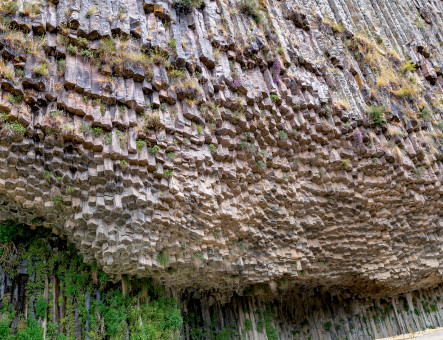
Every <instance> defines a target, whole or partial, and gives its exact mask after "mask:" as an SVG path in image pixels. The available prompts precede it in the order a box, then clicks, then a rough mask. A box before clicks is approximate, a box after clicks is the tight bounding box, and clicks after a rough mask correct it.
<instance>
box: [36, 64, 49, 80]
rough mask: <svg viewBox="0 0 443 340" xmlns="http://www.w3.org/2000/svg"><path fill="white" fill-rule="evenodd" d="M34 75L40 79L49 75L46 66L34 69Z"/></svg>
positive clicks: (38, 66) (42, 65)
mask: <svg viewBox="0 0 443 340" xmlns="http://www.w3.org/2000/svg"><path fill="white" fill-rule="evenodd" d="M33 71H34V74H35V75H37V76H40V77H47V76H48V75H49V71H48V67H47V66H46V64H39V65H37V66H36V67H34V70H33Z"/></svg>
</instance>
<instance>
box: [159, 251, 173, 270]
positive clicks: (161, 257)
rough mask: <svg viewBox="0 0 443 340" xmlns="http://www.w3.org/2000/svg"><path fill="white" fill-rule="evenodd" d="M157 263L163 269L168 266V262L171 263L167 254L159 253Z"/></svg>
mask: <svg viewBox="0 0 443 340" xmlns="http://www.w3.org/2000/svg"><path fill="white" fill-rule="evenodd" d="M157 261H158V263H160V264H161V265H162V266H163V267H167V266H168V264H169V261H171V257H170V256H169V254H168V253H167V252H164V251H162V252H160V254H158V255H157Z"/></svg>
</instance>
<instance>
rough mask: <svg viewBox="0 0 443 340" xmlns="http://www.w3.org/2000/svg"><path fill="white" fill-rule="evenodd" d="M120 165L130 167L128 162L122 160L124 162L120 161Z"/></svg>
mask: <svg viewBox="0 0 443 340" xmlns="http://www.w3.org/2000/svg"><path fill="white" fill-rule="evenodd" d="M120 164H121V165H122V166H123V167H126V166H128V162H126V161H125V160H124V159H122V160H121V161H120Z"/></svg>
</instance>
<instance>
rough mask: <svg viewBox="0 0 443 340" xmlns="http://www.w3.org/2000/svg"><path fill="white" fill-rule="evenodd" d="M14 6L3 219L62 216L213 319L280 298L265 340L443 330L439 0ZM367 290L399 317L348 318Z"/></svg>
mask: <svg viewBox="0 0 443 340" xmlns="http://www.w3.org/2000/svg"><path fill="white" fill-rule="evenodd" d="M0 13H1V17H2V23H1V25H0V31H1V34H0V53H1V59H0V75H1V89H0V110H1V112H2V116H1V131H0V155H1V157H0V199H1V202H2V204H1V205H0V214H1V215H0V217H1V220H3V221H6V220H14V221H16V222H17V223H23V224H26V225H31V226H34V227H36V228H42V227H47V228H51V229H52V232H53V233H54V234H56V235H59V236H60V237H61V238H66V239H67V240H68V241H69V242H70V243H72V244H73V245H75V247H76V248H77V249H78V251H79V252H80V254H81V255H82V256H83V259H84V261H85V262H86V263H87V264H93V263H96V265H97V266H98V268H101V269H102V270H103V271H104V272H105V273H106V274H107V275H109V277H110V278H111V279H112V280H113V281H114V282H118V281H120V280H121V279H122V277H137V278H139V279H141V278H148V277H149V278H153V279H155V280H156V282H158V283H159V284H161V285H163V286H166V287H167V288H168V290H169V291H171V292H174V293H173V294H175V295H176V296H178V297H181V298H180V299H182V300H183V301H185V300H186V301H187V302H186V303H185V305H187V306H188V307H189V308H190V309H189V310H195V311H194V312H195V313H202V316H203V320H204V321H205V322H209V323H211V317H210V316H208V315H210V312H209V309H208V308H209V307H210V306H212V307H211V308H215V307H214V306H218V307H216V309H218V311H219V312H220V313H221V312H222V310H231V312H232V313H233V314H232V315H235V316H233V317H232V318H231V319H230V321H229V323H230V324H235V321H234V320H237V321H238V323H239V324H242V325H243V324H244V320H243V319H248V320H250V319H251V317H244V316H241V315H244V313H243V312H241V311H242V310H249V307H245V308H242V306H247V304H252V303H256V305H255V306H258V305H259V302H257V301H261V300H260V299H261V298H263V299H264V300H263V301H267V302H269V301H274V304H275V305H277V306H281V308H279V310H278V312H277V311H274V310H273V309H272V308H271V309H269V313H268V314H266V313H264V314H263V313H262V314H260V315H261V316H260V317H258V318H259V319H260V318H261V319H260V320H261V321H262V323H263V324H269V322H271V321H269V320H271V316H273V317H274V316H275V315H277V314H278V318H279V320H280V321H281V323H280V324H279V325H280V326H278V327H276V328H274V327H273V328H272V329H273V330H274V331H275V332H276V333H275V336H276V337H273V336H274V335H273V333H272V332H264V333H261V332H258V331H257V327H256V323H253V329H252V328H251V329H247V328H249V327H247V326H245V327H246V328H245V329H246V331H245V332H244V333H243V336H247V338H248V339H249V338H251V339H260V338H266V337H267V338H269V339H277V338H282V339H283V338H291V337H295V338H297V337H298V336H300V338H303V337H306V339H307V338H308V337H310V338H312V339H322V338H325V339H328V338H333V339H337V338H343V339H344V338H345V337H347V338H349V339H351V338H352V339H363V338H368V339H369V338H371V337H372V336H388V335H395V334H400V333H404V332H408V331H409V330H410V329H415V330H416V329H422V328H426V327H430V326H437V325H443V322H442V317H441V316H440V313H441V312H440V310H441V306H440V299H438V300H437V297H438V298H439V297H440V293H439V292H440V288H439V284H440V283H441V282H442V275H443V272H442V270H443V267H442V265H441V264H440V261H443V251H442V248H441V243H442V241H443V238H442V236H441V234H442V230H443V199H442V194H443V187H442V185H441V181H442V177H443V171H442V170H443V165H442V160H443V75H442V72H443V46H442V42H443V3H442V2H440V1H432V0H427V1H425V0H421V1H418V0H416V1H407V2H394V1H388V0H382V1H375V0H347V1H338V0H329V1H325V0H316V1H315V0H290V1H277V0H259V1H255V0H245V1H242V0H241V1H234V0H217V1H210V0H204V1H200V0H176V1H159V0H157V1H156V0H143V1H142V0H112V1H110V0H95V1H92V0H48V1H43V0H37V1H32V0H28V1H22V0H19V1H15V0H3V1H2V2H1V4H0ZM5 280H6V277H5ZM412 291H415V292H414V293H411V292H412ZM301 292H304V293H301ZM180 294H185V295H183V296H182V295H180ZM303 294H305V295H306V300H303V298H302V295H303ZM414 294H415V295H414ZM184 296H187V297H184ZM294 296H298V299H299V300H297V301H299V302H294V303H290V302H289V301H291V299H296V298H295V297H294ZM412 296H420V297H422V296H426V298H428V297H429V299H430V302H429V305H431V304H432V306H435V310H434V308H433V309H432V310H430V309H429V308H428V307H426V306H425V307H423V308H424V309H427V310H428V311H429V313H433V314H432V315H433V316H432V319H429V320H428V319H426V318H425V319H420V316H419V314H417V313H416V314H414V308H415V309H417V308H419V307H418V305H416V303H415V302H412ZM321 297H325V298H324V299H325V300H327V301H328V303H330V304H329V305H330V306H332V307H330V308H329V307H328V308H325V307H324V306H321V302H320V301H321ZM354 298H356V300H355V301H357V302H349V304H352V303H354V304H355V306H359V307H358V308H360V310H361V311H363V310H366V308H369V307H370V306H376V308H384V307H383V306H384V305H383V304H386V305H389V306H390V307H389V308H390V310H389V312H391V311H392V310H395V313H396V314H395V315H396V316H395V320H397V321H395V322H396V323H395V325H394V324H393V323H391V322H390V321H389V320H391V321H392V320H393V318H392V316H387V320H388V321H386V322H385V320H384V319H383V323H382V325H383V326H377V325H375V324H374V325H373V327H372V326H370V327H369V326H368V325H367V324H366V326H362V327H361V328H362V329H363V328H366V329H369V328H370V329H371V331H361V330H360V328H358V330H357V329H356V330H355V331H354V330H352V329H351V328H350V326H349V325H351V324H352V323H353V321H352V320H351V319H348V318H347V317H346V315H348V317H349V318H352V317H355V315H356V313H355V310H354V309H353V308H349V309H347V307H346V304H340V301H354V300H352V299H354ZM363 298H365V299H367V300H365V301H371V302H370V303H369V302H366V304H365V302H362V301H363V300H361V299H363ZM380 298H383V299H384V300H383V301H384V302H382V303H381V302H380V300H379V299H380ZM180 299H179V300H180ZM189 299H191V300H189ZM257 299H258V300H257ZM274 299H275V300H274ZM316 299H317V300H316ZM318 299H320V300H318ZM374 299H375V300H374ZM406 300H407V301H408V303H409V305H410V306H411V308H408V310H407V311H405V312H404V313H405V314H404V315H403V316H402V314H401V313H400V312H399V311H398V309H397V307H396V306H403V305H404V302H403V301H406ZM183 301H182V302H183ZM196 301H200V303H201V305H200V306H199V307H196V306H197V305H198V303H196ZM254 301H256V302H254ZM275 301H280V302H275ZM283 301H286V303H287V304H289V303H290V305H291V307H289V305H287V306H286V307H284V306H285V303H283ZM358 301H359V302H358ZM183 303H184V302H183ZM226 303H227V305H226ZM260 303H261V302H260ZM263 303H265V302H263ZM299 303H300V304H301V305H303V304H305V305H304V306H305V307H302V308H301V309H302V310H303V312H301V311H300V310H295V309H294V308H295V307H294V306H298V304H299ZM301 305H300V306H301ZM308 305H309V306H311V307H306V306H308ZM226 306H230V307H229V308H228V307H226ZM381 306H382V307H381ZM254 308H256V307H254ZM254 308H252V307H251V309H254ZM257 308H259V307H257ZM356 308H357V307H356ZM389 308H388V309H389ZM402 308H403V307H402ZM237 309H238V311H240V312H238V311H237V312H235V311H236V310H237ZM185 310H187V309H186V308H185ZM338 310H339V311H338ZM351 310H352V311H351ZM383 310H384V311H386V309H383ZM402 310H403V309H402ZM417 310H418V309H417ZM408 311H409V312H408ZM194 312H192V313H191V312H189V311H188V313H189V314H193V313H194ZM285 313H286V314H285ZM386 313H388V312H386ZM386 313H385V314H386ZM408 313H409V314H408ZM251 314H253V313H251ZM357 314H358V313H357ZM425 314H426V315H427V313H425ZM239 315H240V316H239ZM285 315H286V317H287V320H285ZM352 315H354V316H352ZM359 315H360V314H359ZM362 315H363V314H361V315H360V316H359V318H360V319H359V320H360V323H361V324H362V325H364V322H363V321H361V320H362V319H361V318H362V317H363V316H362ZM383 315H384V314H383ZM429 315H430V314H429ZM291 317H292V318H293V319H297V320H299V319H300V320H301V321H297V322H301V323H303V324H302V327H301V328H300V327H299V328H300V329H297V328H296V326H295V325H294V324H292V323H291V322H288V320H289V319H291ZM368 317H369V314H368ZM423 317H425V316H423ZM239 318H240V319H239ZM328 318H329V319H331V320H332V322H333V323H332V329H331V324H326V326H325V323H327V322H330V321H327V320H328ZM341 318H346V323H347V324H346V325H347V326H346V327H344V326H343V327H344V328H346V330H343V329H342V330H341V331H340V327H338V326H339V325H340V322H339V321H338V320H339V319H341ZM365 319H366V316H365ZM260 320H258V319H257V322H259V321H260ZM374 320H375V317H374ZM411 320H412V321H411ZM185 321H186V319H185ZM188 321H189V322H188V323H187V325H188V326H185V327H184V328H183V330H182V336H183V337H188V338H198V336H199V335H196V334H194V333H192V334H193V335H191V330H190V329H195V327H194V328H193V327H192V326H191V325H193V322H194V321H195V320H194V321H192V320H191V321H190V320H188ZM200 321H201V320H200ZM200 321H199V322H197V323H198V324H201V322H200ZM268 321H269V322H268ZM305 321H306V322H305ZM371 321H372V320H371ZM272 322H274V321H272ZM223 323H225V324H226V321H223V318H221V319H220V321H217V322H216V326H217V327H218V328H217V329H219V330H221V329H223V327H224V326H223ZM348 323H349V324H348ZM341 324H342V325H344V323H341ZM309 325H310V326H309ZM194 326H195V325H194ZM299 326H300V325H299ZM202 327H205V326H202ZM207 327H209V326H207ZM303 327H305V328H304V329H303ZM306 327H307V328H309V332H308V330H307V328H306ZM316 327H317V328H318V331H317V330H316V329H317V328H316ZM208 329H209V328H208ZM266 329H268V328H266ZM325 329H326V330H325ZM102 331H103V329H102ZM267 333H269V334H267ZM79 334H80V333H79ZM128 334H129V333H128ZM239 334H240V333H239ZM245 334H246V335H245ZM128 336H129V335H128ZM201 336H202V337H203V336H204V335H201ZM229 336H233V335H232V334H231V333H230V335H229ZM239 336H240V335H239Z"/></svg>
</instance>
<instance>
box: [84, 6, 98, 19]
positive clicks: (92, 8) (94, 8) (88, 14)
mask: <svg viewBox="0 0 443 340" xmlns="http://www.w3.org/2000/svg"><path fill="white" fill-rule="evenodd" d="M96 12H97V7H95V6H94V7H91V8H90V9H88V10H87V11H86V14H85V15H86V17H87V18H89V17H91V16H93V15H94V14H95V13H96Z"/></svg>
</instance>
